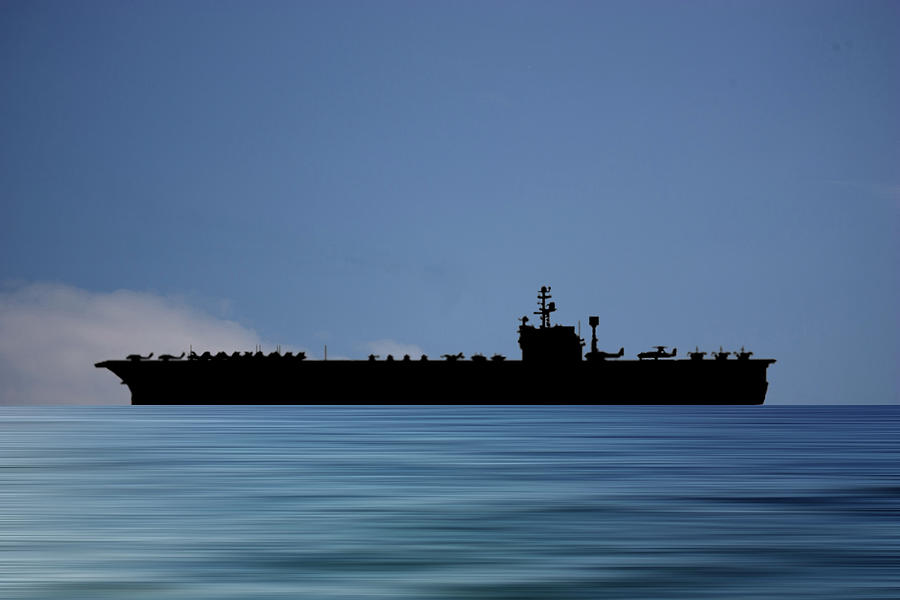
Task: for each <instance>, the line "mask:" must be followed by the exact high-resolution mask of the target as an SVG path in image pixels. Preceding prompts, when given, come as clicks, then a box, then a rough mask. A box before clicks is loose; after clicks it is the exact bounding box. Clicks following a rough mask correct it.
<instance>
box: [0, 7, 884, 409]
mask: <svg viewBox="0 0 900 600" xmlns="http://www.w3.org/2000/svg"><path fill="white" fill-rule="evenodd" d="M898 73H900V5H898V4H897V3H896V2H871V1H863V2H827V1H816V2H768V1H760V2H749V1H747V2H724V1H717V2H634V1H630V2H492V3H484V2H321V3H313V2H252V3H251V2H78V3H74V2H73V3H65V2H35V1H28V2H9V1H6V2H3V3H2V4H0V75H2V80H3V82H4V85H3V88H4V91H3V92H2V93H0V131H2V132H3V134H2V136H0V282H2V289H0V333H2V334H3V335H0V338H2V339H5V341H4V342H2V346H0V373H3V374H4V375H5V378H6V379H7V381H13V380H15V381H16V382H17V383H16V384H15V386H14V387H15V390H12V387H10V386H7V388H5V391H4V389H3V388H0V394H3V395H5V401H6V402H7V403H9V402H11V401H12V400H10V399H13V400H17V401H18V400H21V401H22V402H27V401H44V402H47V401H50V398H49V396H48V395H49V394H51V392H48V391H47V389H43V390H41V391H34V390H37V389H38V387H39V386H37V384H38V383H40V382H41V380H42V379H41V378H44V377H48V375H45V374H40V375H32V376H29V377H26V376H24V375H22V373H23V368H24V367H23V366H22V361H23V360H24V359H22V358H21V357H22V356H28V355H27V352H25V350H24V349H23V348H25V346H28V348H30V350H29V352H32V353H33V356H28V358H29V361H31V359H32V358H33V357H34V358H35V359H36V360H47V361H49V360H50V358H49V357H51V356H56V355H62V354H64V356H65V360H67V361H69V362H68V363H67V364H70V365H79V364H81V363H80V362H79V360H81V359H82V358H83V362H84V365H85V369H86V370H87V372H88V373H89V375H85V377H92V378H96V377H107V378H110V379H113V380H114V379H115V378H114V377H112V376H111V375H109V374H106V373H99V372H97V373H94V371H93V369H92V367H91V366H90V365H91V363H93V362H94V361H95V360H100V359H104V358H109V357H110V356H106V355H101V356H96V355H95V354H96V353H101V352H113V351H115V352H119V351H123V350H122V349H121V348H122V347H123V346H124V345H128V349H127V351H128V352H138V351H140V352H148V351H150V350H155V351H156V352H157V353H160V352H171V351H174V352H178V351H180V350H181V348H180V345H181V344H183V343H184V342H185V341H186V340H187V341H189V340H196V343H195V347H196V346H201V347H202V346H203V345H204V343H220V344H222V343H228V342H229V341H233V342H234V343H235V344H247V343H263V344H270V345H274V344H281V345H282V346H283V347H292V348H305V349H307V350H308V351H309V352H310V354H312V355H314V356H321V354H322V348H323V346H324V345H325V344H328V349H329V356H330V357H334V356H343V357H351V358H361V357H364V356H365V355H366V354H368V353H369V352H370V351H372V350H373V349H374V350H377V349H382V350H383V349H385V348H406V349H412V350H413V351H424V352H426V353H428V354H429V355H437V354H442V353H445V352H460V351H461V352H464V353H466V355H469V354H472V353H475V352H482V353H485V354H492V353H494V352H501V353H504V354H507V355H509V356H518V348H517V346H516V331H515V328H516V324H517V323H516V318H517V317H519V316H521V315H523V314H526V313H530V312H531V311H532V310H533V308H534V301H535V299H534V295H535V293H536V291H537V288H538V287H539V286H540V285H543V284H549V285H551V286H553V290H554V293H555V300H556V301H557V303H558V305H559V309H560V310H559V312H558V313H557V315H556V316H557V317H558V320H560V321H562V322H566V323H571V324H575V323H576V322H577V321H578V320H580V321H581V323H582V327H583V330H587V329H588V328H587V317H588V315H592V314H597V315H599V316H600V323H601V325H600V328H599V330H598V331H599V334H600V338H601V346H602V347H605V348H607V349H617V348H618V347H619V346H623V345H624V346H625V348H626V352H627V353H628V354H630V355H633V354H635V353H637V352H639V351H641V350H644V349H646V348H648V347H649V346H652V345H656V344H666V345H668V346H678V347H679V349H681V348H684V349H687V348H693V347H694V346H700V347H701V348H702V349H707V350H714V349H718V347H719V346H720V345H721V346H724V347H725V348H727V349H736V348H738V347H740V346H742V345H743V346H746V347H747V348H748V349H750V350H753V351H754V352H756V355H757V356H766V357H774V358H776V359H778V361H779V362H778V363H776V364H775V365H774V366H773V367H772V368H771V369H770V371H769V373H770V381H771V384H772V385H771V388H770V393H769V401H770V402H772V403H785V404H786V403H794V402H800V403H863V402H892V403H897V402H900V391H898V390H900V382H898V375H897V371H898V369H897V367H898V365H900V326H898V308H897V307H898V306H900V268H898V267H900V264H898V263H900V242H898V239H900V235H898V233H900V218H898V217H900V111H898V110H897V107H898V106H900V77H898ZM118 301H121V302H123V304H121V305H117V304H116V302H118ZM116 306H118V307H119V312H118V313H117V312H116V309H115V308H113V307H116ZM148 307H152V309H151V308H148ZM129 311H131V312H129ZM113 313H115V314H120V313H121V314H128V315H131V317H132V318H131V319H130V320H129V319H122V320H114V319H111V317H110V315H111V314H113ZM186 315H187V316H186ZM188 317H190V318H188ZM192 319H193V320H192ZM197 322H200V323H202V326H197V327H195V326H194V325H192V324H196V323H197ZM50 323H57V325H56V326H50V325H48V324H50ZM59 323H67V325H65V326H63V325H59ZM176 323H177V326H176V325H175V324H176ZM215 323H220V324H221V325H222V328H223V331H224V330H227V331H229V332H234V331H237V330H239V331H240V333H239V335H236V337H233V338H228V337H227V336H226V337H225V338H219V337H215V336H213V337H209V335H207V334H209V330H208V329H204V327H212V325H211V324H215ZM61 331H67V332H68V333H67V334H66V335H65V336H64V337H65V339H64V340H63V339H62V338H61V337H60V332H61ZM101 331H102V332H104V333H103V335H101V334H100V333H99V332H101ZM161 332H163V333H165V332H169V333H168V334H166V335H169V337H165V335H163V333H161ZM151 333H152V334H153V335H151ZM160 335H163V337H159V336H160ZM148 336H149V337H148ZM204 336H206V337H204ZM113 339H114V340H115V342H113V341H111V340H113ZM150 342H153V343H154V344H156V346H154V347H145V346H146V345H149V343H150ZM129 344H130V345H129ZM159 345H164V346H175V347H159ZM63 348H64V353H63V350H62V349H63ZM211 349H213V350H216V349H218V348H211ZM226 349H227V348H226ZM17 356H18V357H19V358H16V357H17ZM38 356H40V357H41V358H40V359H37V358H36V357H38ZM58 360H62V358H59V359H58ZM31 362H33V361H31ZM29 364H31V363H29ZM58 372H59V373H67V375H66V377H68V378H77V377H80V375H78V373H80V371H79V369H78V367H77V366H71V367H70V370H69V371H65V370H63V369H60V370H59V371H58ZM92 381H94V380H92ZM61 383H62V384H65V383H66V382H65V381H63V382H61ZM112 383H115V381H113V382H112ZM112 383H111V384H110V385H112ZM10 385H12V384H10ZM35 386H37V387H35ZM113 392H115V393H116V394H118V396H117V397H121V399H122V400H123V401H127V395H123V393H122V390H121V389H114V390H113ZM42 394H43V395H42ZM54 401H59V402H64V401H66V400H65V399H60V398H56V399H55V400H54ZM2 402H4V400H3V399H0V403H2Z"/></svg>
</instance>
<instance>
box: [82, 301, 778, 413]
mask: <svg viewBox="0 0 900 600" xmlns="http://www.w3.org/2000/svg"><path fill="white" fill-rule="evenodd" d="M551 297H552V296H551V294H550V287H549V286H543V287H541V289H540V292H539V293H538V310H536V311H534V313H533V314H534V315H536V316H538V317H539V319H540V322H539V324H537V325H530V324H529V318H528V317H527V316H525V317H522V318H521V319H520V323H521V324H520V325H519V328H518V333H519V340H518V341H519V347H520V349H521V351H522V356H521V358H520V359H517V360H515V359H513V360H510V359H506V357H504V356H501V355H499V354H495V355H493V356H491V357H490V358H488V357H486V356H484V355H482V354H474V355H472V356H471V357H469V358H468V359H466V357H465V356H464V355H463V354H462V353H456V354H444V355H442V357H441V359H439V360H429V359H428V357H426V356H422V357H421V358H419V359H411V358H410V357H409V356H405V357H402V358H400V357H397V358H395V357H393V356H387V357H385V358H383V359H381V358H380V357H376V356H374V355H370V356H369V357H368V359H366V360H309V359H307V358H306V356H305V354H304V353H302V352H299V353H291V352H286V353H281V352H277V351H276V352H271V353H269V354H264V353H263V352H261V351H259V350H257V351H255V352H246V351H245V352H240V351H237V352H232V353H230V354H229V353H226V352H224V351H221V352H218V353H216V354H212V353H211V352H203V353H202V354H197V353H195V352H193V351H191V352H190V353H188V354H186V353H184V352H183V353H181V355H177V356H176V355H170V354H163V355H160V356H158V358H156V359H154V358H153V354H152V353H151V354H150V355H148V356H146V357H145V356H141V355H140V354H132V355H129V356H128V357H126V358H125V359H124V360H106V361H103V362H98V363H96V365H95V366H96V367H98V368H106V369H109V370H110V371H112V372H113V373H115V374H116V375H117V376H118V377H119V378H120V379H121V380H122V383H123V384H125V385H127V386H128V388H129V389H130V390H131V403H132V404H247V405H268V404H662V405H666V404H672V405H676V404H762V403H763V402H764V401H765V397H766V391H767V389H768V381H767V379H766V373H767V369H768V367H769V365H771V364H772V363H774V362H775V360H774V359H771V358H763V359H754V358H751V356H752V352H747V351H744V350H743V349H741V350H740V351H739V352H733V353H732V352H724V351H719V352H716V353H712V355H713V356H712V358H706V355H707V353H706V352H700V351H699V350H697V351H695V352H690V353H688V354H687V355H686V356H685V357H684V358H682V357H679V356H678V355H677V349H675V348H673V349H672V351H667V350H666V348H667V347H666V346H656V347H655V349H654V350H648V351H644V352H640V353H638V354H637V355H636V358H637V360H634V359H630V360H625V359H623V357H624V354H625V350H624V348H619V350H618V351H617V352H613V351H602V350H599V349H598V339H597V331H596V328H597V326H598V324H599V317H597V316H591V317H589V319H588V323H589V324H590V326H591V347H590V350H589V351H588V352H584V347H585V342H584V340H583V339H582V338H581V337H580V335H579V334H578V333H577V332H576V331H575V328H574V327H572V326H565V325H554V324H551V320H550V315H551V313H553V312H555V311H556V304H555V302H553V301H551V300H550V299H551ZM732 354H734V356H735V358H729V357H730V356H731V355H732Z"/></svg>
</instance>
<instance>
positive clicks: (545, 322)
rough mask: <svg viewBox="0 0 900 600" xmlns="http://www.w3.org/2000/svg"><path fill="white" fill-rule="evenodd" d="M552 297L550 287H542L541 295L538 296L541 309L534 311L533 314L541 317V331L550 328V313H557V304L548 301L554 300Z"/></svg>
mask: <svg viewBox="0 0 900 600" xmlns="http://www.w3.org/2000/svg"><path fill="white" fill-rule="evenodd" d="M552 297H553V296H551V295H550V286H549V285H542V286H541V293H540V294H538V304H539V305H540V307H541V309H540V310H536V311H534V313H533V314H536V315H540V316H541V329H546V328H548V327H550V313H552V312H554V311H556V302H550V303H549V304H548V303H547V300H549V299H550V298H552Z"/></svg>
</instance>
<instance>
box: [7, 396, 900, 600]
mask: <svg viewBox="0 0 900 600" xmlns="http://www.w3.org/2000/svg"><path fill="white" fill-rule="evenodd" d="M898 433H900V407H875V406H872V407H771V406H764V407H715V408H704V407H513V408H511V407H427V406H423V407H402V408H401V407H304V406H289V407H261V408H247V407H203V408H199V407H164V406H128V407H115V408H110V407H102V408H101V407H91V408H87V407H79V408H55V407H53V408H47V407H37V408H24V407H18V408H8V407H6V408H0V598H17V599H22V600H28V599H36V598H42V599H43V598H68V599H81V598H84V599H91V600H94V599H102V598H129V599H176V598H178V599H181V598H184V599H232V598H241V599H244V598H246V599H250V598H254V599H257V598H258V599H275V598H279V599H281V598H315V599H338V598H340V599H344V598H346V599H356V598H416V599H422V600H428V599H445V598H446V599H455V598H499V599H523V600H527V599H555V600H566V599H606V598H609V599H630V598H647V599H650V598H654V599H656V598H692V599H693V598H716V599H721V598H732V599H733V598H740V599H745V598H746V599H750V598H766V599H770V598H790V599H801V598H809V599H813V598H815V599H817V600H818V599H832V598H833V599H835V600H837V599H840V600H847V599H863V598H872V599H889V598H890V599H896V598H898V597H900V447H898V443H897V440H898Z"/></svg>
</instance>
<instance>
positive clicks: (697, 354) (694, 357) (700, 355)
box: [688, 346, 706, 360]
mask: <svg viewBox="0 0 900 600" xmlns="http://www.w3.org/2000/svg"><path fill="white" fill-rule="evenodd" d="M688 356H690V357H691V360H703V357H704V356H706V352H700V349H699V348H697V347H696V346H694V351H693V352H688Z"/></svg>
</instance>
